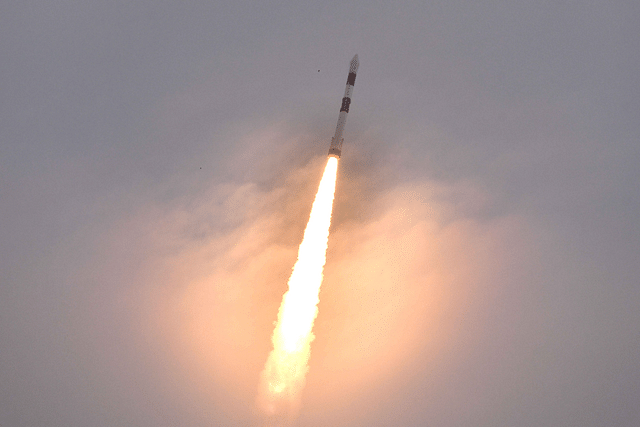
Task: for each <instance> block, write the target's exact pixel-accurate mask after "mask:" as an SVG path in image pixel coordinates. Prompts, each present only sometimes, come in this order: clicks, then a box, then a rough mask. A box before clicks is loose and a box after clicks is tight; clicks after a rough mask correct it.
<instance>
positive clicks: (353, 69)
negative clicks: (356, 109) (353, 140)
mask: <svg viewBox="0 0 640 427" xmlns="http://www.w3.org/2000/svg"><path fill="white" fill-rule="evenodd" d="M359 66H360V62H358V55H355V56H354V57H353V59H352V60H351V64H349V77H347V87H346V89H345V90H344V97H343V98H342V106H341V107H340V114H339V115H338V126H336V133H335V135H334V136H333V138H331V147H329V156H331V157H337V158H340V154H342V142H343V141H344V138H342V131H343V130H344V125H345V124H346V123H347V114H349V105H350V104H351V95H352V94H353V86H354V85H355V83H356V73H357V72H358V67H359Z"/></svg>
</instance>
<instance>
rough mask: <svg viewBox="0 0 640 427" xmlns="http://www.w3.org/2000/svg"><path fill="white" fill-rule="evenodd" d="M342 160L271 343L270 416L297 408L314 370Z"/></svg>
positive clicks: (312, 219) (267, 370) (318, 209)
mask: <svg viewBox="0 0 640 427" xmlns="http://www.w3.org/2000/svg"><path fill="white" fill-rule="evenodd" d="M337 170H338V159H337V158H335V157H329V160H328V162H327V166H326V168H325V170H324V174H323V176H322V181H321V182H320V186H319V188H318V193H317V194H316V198H315V200H314V202H313V206H312V208H311V215H310V216H309V222H308V223H307V227H306V229H305V231H304V237H303V239H302V243H301V244H300V247H299V249H298V260H297V261H296V263H295V265H294V266H293V272H292V273H291V276H290V277H289V283H288V284H289V290H288V291H287V292H286V293H285V294H284V296H283V297H282V303H281V305H280V311H279V312H278V322H277V324H276V327H275V329H274V331H273V336H272V338H271V341H272V343H273V350H272V351H271V353H270V354H269V358H268V359H267V362H266V364H265V367H264V370H263V371H262V378H261V384H260V390H259V393H258V402H259V405H260V406H262V407H263V409H264V410H265V411H267V412H268V413H269V414H275V413H276V412H281V411H283V410H285V411H287V410H291V409H293V408H295V406H296V405H297V402H298V401H299V399H300V397H299V396H300V392H301V390H302V388H303V387H304V383H305V377H306V374H307V371H308V370H309V366H308V362H309V355H310V345H311V341H313V339H314V335H313V333H312V332H311V330H312V328H313V322H314V320H315V318H316V315H317V314H318V307H317V305H318V293H319V292H320V285H321V284H322V277H323V275H322V271H323V269H324V264H325V261H326V253H327V242H328V239H329V226H330V225H331V210H332V208H333V198H334V193H335V188H336V175H337Z"/></svg>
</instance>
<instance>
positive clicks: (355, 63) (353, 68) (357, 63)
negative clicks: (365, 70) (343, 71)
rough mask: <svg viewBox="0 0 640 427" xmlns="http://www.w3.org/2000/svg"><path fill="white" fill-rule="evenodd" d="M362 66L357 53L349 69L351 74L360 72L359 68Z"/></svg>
mask: <svg viewBox="0 0 640 427" xmlns="http://www.w3.org/2000/svg"><path fill="white" fill-rule="evenodd" d="M359 66H360V61H358V54H357V53H356V54H355V55H354V56H353V59H352V60H351V66H350V67H349V72H350V73H355V72H357V71H358V67H359Z"/></svg>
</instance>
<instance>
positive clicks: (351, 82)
mask: <svg viewBox="0 0 640 427" xmlns="http://www.w3.org/2000/svg"><path fill="white" fill-rule="evenodd" d="M347 84H348V85H351V86H353V85H355V84H356V73H349V77H347Z"/></svg>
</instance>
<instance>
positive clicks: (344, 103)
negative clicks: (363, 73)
mask: <svg viewBox="0 0 640 427" xmlns="http://www.w3.org/2000/svg"><path fill="white" fill-rule="evenodd" d="M349 104H351V98H347V97H344V98H342V107H341V108H340V111H344V112H345V113H348V112H349Z"/></svg>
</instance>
